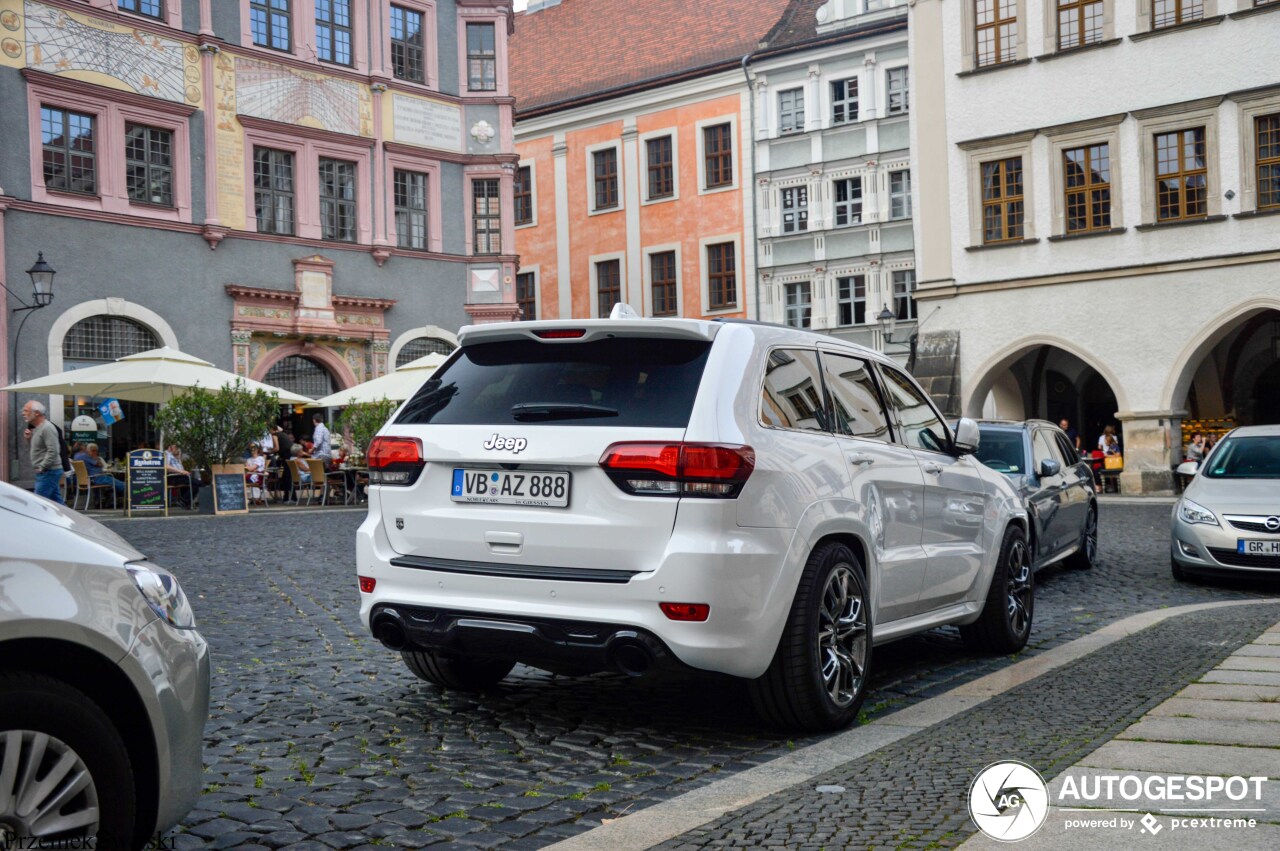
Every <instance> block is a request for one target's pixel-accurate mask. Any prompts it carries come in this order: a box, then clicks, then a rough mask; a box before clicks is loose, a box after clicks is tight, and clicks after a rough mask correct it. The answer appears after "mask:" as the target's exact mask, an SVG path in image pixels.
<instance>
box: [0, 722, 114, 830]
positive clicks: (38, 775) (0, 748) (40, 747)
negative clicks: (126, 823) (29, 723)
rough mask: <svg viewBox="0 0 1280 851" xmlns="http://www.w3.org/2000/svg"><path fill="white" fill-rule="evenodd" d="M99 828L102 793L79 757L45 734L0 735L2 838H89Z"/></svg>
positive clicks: (34, 732)
mask: <svg viewBox="0 0 1280 851" xmlns="http://www.w3.org/2000/svg"><path fill="white" fill-rule="evenodd" d="M98 825H99V814H98V789H97V787H96V786H95V785H94V782H93V776H92V775H91V774H90V773H89V768H88V766H86V765H85V763H84V760H83V759H82V758H81V757H80V755H79V754H77V753H76V752H75V751H74V750H73V749H72V748H71V747H69V746H68V745H67V744H66V743H65V742H63V741H62V740H61V739H57V738H54V737H53V736H50V735H48V734H46V733H41V732H38V731H35V730H3V731H0V837H7V838H18V839H26V838H37V839H43V838H48V839H53V838H57V839H70V838H79V837H90V836H96V835H97V834H98Z"/></svg>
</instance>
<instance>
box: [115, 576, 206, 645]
mask: <svg viewBox="0 0 1280 851" xmlns="http://www.w3.org/2000/svg"><path fill="white" fill-rule="evenodd" d="M126 569H127V570H128V571H129V575H130V576H132V577H133V583H134V584H135V585H137V586H138V590H139V591H140V592H142V598H143V599H144V600H146V601H147V605H149V606H151V610H152V611H153V612H155V613H156V615H157V617H160V618H161V619H163V620H164V621H166V622H167V623H168V624H169V625H170V626H173V627H177V628H178V629H195V628H196V616H195V614H194V613H193V612H192V611H191V604H190V603H189V602H188V601H187V595H186V594H184V593H182V586H181V585H179V584H178V577H176V576H174V575H173V574H172V573H170V572H169V571H167V570H164V569H163V568H160V567H157V566H155V565H153V564H148V563H147V562H145V561H140V562H134V563H133V564H130V565H126Z"/></svg>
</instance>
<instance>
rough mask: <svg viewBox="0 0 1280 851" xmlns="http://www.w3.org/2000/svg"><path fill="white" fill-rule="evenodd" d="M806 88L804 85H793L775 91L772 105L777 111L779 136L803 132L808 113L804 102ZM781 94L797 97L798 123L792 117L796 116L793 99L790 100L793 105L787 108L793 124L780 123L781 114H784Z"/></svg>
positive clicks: (781, 120)
mask: <svg viewBox="0 0 1280 851" xmlns="http://www.w3.org/2000/svg"><path fill="white" fill-rule="evenodd" d="M806 88H807V87H806V86H804V85H799V86H793V87H791V88H787V89H780V90H778V91H777V92H776V94H775V97H774V105H775V107H776V109H777V111H778V135H779V136H795V135H798V134H801V133H803V132H804V130H805V121H806V120H807V114H808V110H807V109H806V107H807V106H808V104H807V103H805V89H806ZM783 95H787V96H790V97H795V98H799V119H800V123H799V124H795V123H794V119H795V118H796V106H795V105H794V104H795V101H792V103H793V105H792V107H791V109H790V110H789V112H790V114H791V116H792V119H793V124H792V125H791V126H790V127H785V126H783V123H782V122H783V114H784V110H783V108H782V97H783Z"/></svg>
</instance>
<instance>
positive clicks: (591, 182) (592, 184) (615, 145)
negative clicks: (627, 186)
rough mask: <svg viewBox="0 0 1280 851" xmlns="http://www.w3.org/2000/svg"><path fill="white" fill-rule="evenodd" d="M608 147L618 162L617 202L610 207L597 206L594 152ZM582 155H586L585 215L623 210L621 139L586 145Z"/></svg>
mask: <svg viewBox="0 0 1280 851" xmlns="http://www.w3.org/2000/svg"><path fill="white" fill-rule="evenodd" d="M609 148H612V149H613V151H614V156H615V157H616V158H617V163H618V174H617V177H616V180H617V181H618V203H617V204H614V205H613V206H612V207H597V206H596V158H595V154H596V152H597V151H604V150H607V149H609ZM584 156H585V157H586V169H587V215H588V216H603V215H607V214H609V213H617V212H621V211H622V210H625V209H626V208H627V198H626V192H624V191H623V181H624V175H623V172H622V140H621V139H615V140H613V141H611V142H600V143H599V144H596V145H588V146H587V147H586V149H585V151H584Z"/></svg>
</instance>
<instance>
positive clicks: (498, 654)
mask: <svg viewBox="0 0 1280 851" xmlns="http://www.w3.org/2000/svg"><path fill="white" fill-rule="evenodd" d="M615 317H616V318H610V319H602V320H573V321H570V320H559V321H544V322H518V323H503V324H495V325H484V326H472V327H468V328H464V329H462V331H461V333H460V335H459V340H460V347H459V349H458V351H456V352H455V353H454V355H453V356H451V357H450V359H449V360H448V361H447V362H446V363H445V364H444V365H443V366H442V367H440V369H439V370H438V371H437V372H436V373H435V374H434V375H433V376H432V377H431V379H430V380H429V381H427V383H426V384H425V385H424V386H423V387H422V388H421V390H420V391H419V392H418V393H417V394H416V395H415V396H413V397H412V398H411V399H409V400H408V401H407V402H406V403H405V404H404V405H403V406H402V407H401V408H400V409H399V410H398V411H397V412H396V413H395V415H394V416H393V417H392V418H391V420H390V421H389V422H388V424H387V425H386V426H385V427H384V428H383V430H382V431H381V433H380V435H379V436H378V437H377V438H376V439H375V441H374V444H373V446H372V447H371V449H370V452H369V469H370V484H371V487H370V496H369V514H368V517H367V518H366V520H365V522H364V524H363V525H362V526H361V527H360V531H359V534H358V537H357V545H356V557H357V572H358V574H359V584H360V590H361V592H362V593H361V609H360V613H361V618H362V619H363V621H364V623H365V624H366V625H367V626H368V628H369V629H370V630H371V632H372V633H373V635H374V636H376V637H377V638H378V639H379V640H380V641H381V642H382V643H383V644H384V645H386V646H387V647H389V648H391V649H392V650H396V651H399V652H400V653H401V654H402V655H403V657H404V660H405V662H406V663H407V665H408V666H409V668H410V669H411V670H412V671H413V672H414V673H415V674H417V675H418V676H420V677H422V678H423V679H425V680H427V681H429V682H432V683H435V684H437V685H441V686H444V687H449V688H473V689H474V688H483V687H485V686H488V685H492V684H494V683H496V682H498V681H499V680H501V679H502V678H503V677H505V676H506V675H507V674H508V673H509V672H510V671H511V669H512V667H513V666H514V665H515V664H516V663H517V662H522V663H525V664H528V665H532V666H536V667H539V668H543V669H546V670H550V671H554V672H557V673H564V674H582V673H590V672H595V671H601V670H615V671H621V672H624V673H626V674H630V675H634V676H639V675H641V674H644V673H647V672H649V671H650V670H653V669H656V668H661V667H664V666H665V667H673V666H683V667H688V668H694V669H702V670H707V671H718V672H722V673H726V674H731V675H735V676H738V677H744V678H748V679H750V680H752V681H753V687H752V693H753V695H754V700H755V703H756V707H757V709H758V710H759V711H760V713H761V714H762V716H763V717H764V718H765V719H766V720H768V721H769V722H771V723H773V724H776V725H781V726H786V727H790V728H796V729H808V730H824V729H835V728H839V727H842V726H844V725H847V724H848V723H850V722H851V721H852V720H853V719H854V718H855V717H856V715H857V712H858V708H859V706H860V704H861V702H862V700H863V698H864V696H865V691H866V683H867V677H868V673H869V670H870V663H871V655H872V646H873V645H874V644H881V643H884V642H887V641H892V640H893V639H896V638H901V637H903V636H906V635H910V634H913V633H917V632H920V631H922V630H927V629H931V628H933V627H937V626H941V625H943V624H958V625H959V626H960V628H961V630H962V632H963V633H964V635H965V637H966V638H967V639H968V640H969V641H970V642H971V643H973V644H974V645H976V646H979V647H982V648H985V649H987V650H991V651H994V652H1012V651H1014V650H1017V649H1018V648H1020V647H1022V646H1023V644H1025V642H1026V640H1027V636H1028V634H1029V632H1030V630H1031V618H1032V611H1033V603H1034V600H1033V593H1032V581H1033V580H1032V575H1031V569H1030V564H1031V559H1030V556H1029V553H1028V550H1027V543H1026V522H1027V520H1026V514H1025V511H1024V509H1023V508H1022V506H1021V503H1020V501H1019V499H1018V497H1017V495H1016V493H1015V492H1014V490H1013V488H1012V487H1011V486H1010V485H1009V483H1008V481H1007V480H1006V477H1004V476H1002V475H1001V474H999V473H997V472H995V471H993V470H990V469H988V468H987V467H986V466H984V465H983V464H980V463H978V461H977V460H976V459H974V457H973V456H972V454H971V453H972V452H973V450H974V448H975V447H976V444H977V440H978V430H977V427H976V426H975V424H974V423H973V422H972V421H969V420H960V422H959V425H958V426H957V428H956V429H955V431H954V433H953V431H952V429H951V428H950V427H949V426H948V424H947V423H946V422H945V421H944V420H943V418H942V417H941V416H940V415H939V414H938V412H937V410H936V409H935V408H934V406H933V404H932V403H931V402H930V400H929V398H928V397H927V396H926V395H925V393H924V392H922V391H921V390H920V388H919V387H918V386H917V384H916V383H915V382H914V381H913V380H912V379H911V378H910V377H909V376H908V375H907V374H906V373H905V372H903V371H902V370H900V369H899V368H898V367H897V366H895V365H894V364H893V363H892V362H891V361H890V360H888V359H887V358H885V357H883V356H881V355H879V354H877V353H875V352H872V351H870V350H868V349H865V348H862V347H860V346H855V345H852V344H848V343H844V342H841V341H839V340H835V339H833V338H831V337H826V336H822V335H819V334H814V333H810V332H807V331H801V330H797V329H792V328H784V327H781V326H774V325H765V324H760V323H750V322H707V321H701V320H684V319H662V320H655V319H639V318H635V317H634V314H630V313H629V311H625V310H615Z"/></svg>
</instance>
